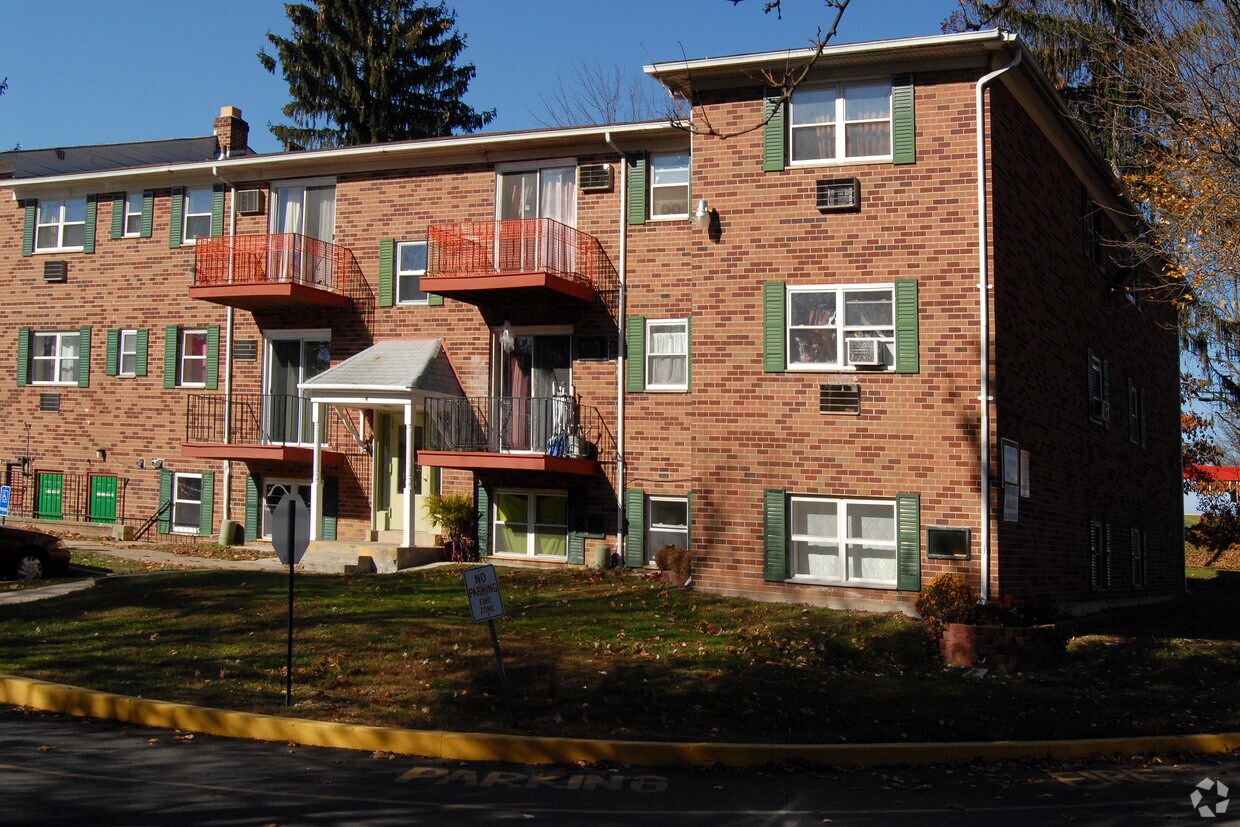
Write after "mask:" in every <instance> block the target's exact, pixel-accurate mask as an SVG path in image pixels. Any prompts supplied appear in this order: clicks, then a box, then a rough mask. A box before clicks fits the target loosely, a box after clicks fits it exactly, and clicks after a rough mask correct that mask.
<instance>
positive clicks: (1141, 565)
mask: <svg viewBox="0 0 1240 827" xmlns="http://www.w3.org/2000/svg"><path fill="white" fill-rule="evenodd" d="M1129 550H1130V552H1131V561H1132V587H1133V588H1134V589H1143V588H1145V532H1143V531H1142V530H1141V529H1139V528H1133V529H1132V530H1131V531H1130V532H1129Z"/></svg>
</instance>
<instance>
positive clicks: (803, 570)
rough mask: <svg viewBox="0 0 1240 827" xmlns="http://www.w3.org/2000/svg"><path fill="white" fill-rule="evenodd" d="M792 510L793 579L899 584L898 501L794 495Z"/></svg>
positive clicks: (878, 584)
mask: <svg viewBox="0 0 1240 827" xmlns="http://www.w3.org/2000/svg"><path fill="white" fill-rule="evenodd" d="M789 509H790V511H791V514H790V515H789V516H790V519H789V526H790V528H791V537H790V541H789V549H788V551H789V569H790V572H791V574H792V579H794V580H795V579H805V580H812V581H815V582H829V583H845V584H849V585H874V586H894V585H896V574H897V571H896V568H897V567H896V551H897V549H896V504H895V501H894V500H852V499H825V498H819V497H793V498H792V499H791V501H790V503H789Z"/></svg>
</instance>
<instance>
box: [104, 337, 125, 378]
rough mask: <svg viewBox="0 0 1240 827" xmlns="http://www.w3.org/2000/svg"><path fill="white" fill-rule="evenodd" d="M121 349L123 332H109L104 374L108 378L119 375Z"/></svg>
mask: <svg viewBox="0 0 1240 827" xmlns="http://www.w3.org/2000/svg"><path fill="white" fill-rule="evenodd" d="M120 349H121V332H120V331H119V330H109V331H108V355H107V359H106V360H105V361H104V363H103V372H104V373H106V374H107V375H108V376H115V375H116V374H117V373H118V367H119V364H118V363H119V362H120Z"/></svg>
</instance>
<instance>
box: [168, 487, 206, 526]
mask: <svg viewBox="0 0 1240 827" xmlns="http://www.w3.org/2000/svg"><path fill="white" fill-rule="evenodd" d="M201 522H202V474H173V475H172V530H173V531H174V532H176V533H178V534H197V533H198V526H199V525H200V524H201Z"/></svg>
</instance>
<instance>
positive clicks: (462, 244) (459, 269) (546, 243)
mask: <svg viewBox="0 0 1240 827" xmlns="http://www.w3.org/2000/svg"><path fill="white" fill-rule="evenodd" d="M530 272H539V273H548V274H550V275H554V276H558V277H560V278H563V279H567V280H569V281H574V282H577V283H578V284H584V285H587V286H590V287H592V288H594V289H595V290H597V291H599V292H604V291H608V290H615V289H616V288H617V286H618V283H619V278H618V276H617V274H616V268H615V267H614V266H613V265H612V263H611V260H610V259H609V258H608V257H607V253H606V252H605V251H604V250H603V245H602V244H601V243H599V240H598V239H597V238H595V237H594V236H592V235H590V234H589V233H583V232H581V231H580V230H577V229H575V228H573V227H569V226H568V225H566V224H561V223H560V222H558V221H554V220H552V219H550V218H522V219H504V220H499V221H466V222H461V223H457V224H432V225H431V226H430V227H428V228H427V267H426V275H425V276H424V277H423V281H424V282H425V283H426V284H427V289H428V290H429V291H431V292H434V289H435V288H434V286H433V285H434V283H435V279H436V278H475V277H476V278H485V277H488V276H497V275H505V274H513V273H530Z"/></svg>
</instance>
